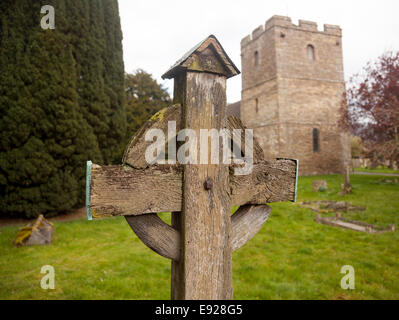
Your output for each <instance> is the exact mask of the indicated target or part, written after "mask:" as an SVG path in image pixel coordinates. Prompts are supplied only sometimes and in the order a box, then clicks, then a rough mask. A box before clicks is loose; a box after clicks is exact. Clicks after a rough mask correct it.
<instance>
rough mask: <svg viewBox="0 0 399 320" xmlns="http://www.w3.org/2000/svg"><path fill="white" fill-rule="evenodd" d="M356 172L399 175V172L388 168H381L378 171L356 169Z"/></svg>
mask: <svg viewBox="0 0 399 320" xmlns="http://www.w3.org/2000/svg"><path fill="white" fill-rule="evenodd" d="M355 172H371V173H393V174H399V170H393V169H389V168H386V167H382V166H379V167H378V168H376V169H367V168H355Z"/></svg>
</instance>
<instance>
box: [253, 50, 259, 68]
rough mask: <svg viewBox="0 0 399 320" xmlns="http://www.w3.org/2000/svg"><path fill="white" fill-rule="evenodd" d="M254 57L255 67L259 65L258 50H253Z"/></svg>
mask: <svg viewBox="0 0 399 320" xmlns="http://www.w3.org/2000/svg"><path fill="white" fill-rule="evenodd" d="M254 59H255V67H257V66H258V65H259V52H258V51H255V54H254Z"/></svg>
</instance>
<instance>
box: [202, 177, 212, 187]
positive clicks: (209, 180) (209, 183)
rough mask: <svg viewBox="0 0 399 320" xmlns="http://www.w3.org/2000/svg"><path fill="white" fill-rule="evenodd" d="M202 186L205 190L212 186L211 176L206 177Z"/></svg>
mask: <svg viewBox="0 0 399 320" xmlns="http://www.w3.org/2000/svg"><path fill="white" fill-rule="evenodd" d="M204 188H205V190H212V188H213V181H212V179H211V178H208V179H206V181H205V183H204Z"/></svg>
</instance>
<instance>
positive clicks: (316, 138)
mask: <svg viewBox="0 0 399 320" xmlns="http://www.w3.org/2000/svg"><path fill="white" fill-rule="evenodd" d="M313 152H320V137H319V129H316V128H314V129H313Z"/></svg>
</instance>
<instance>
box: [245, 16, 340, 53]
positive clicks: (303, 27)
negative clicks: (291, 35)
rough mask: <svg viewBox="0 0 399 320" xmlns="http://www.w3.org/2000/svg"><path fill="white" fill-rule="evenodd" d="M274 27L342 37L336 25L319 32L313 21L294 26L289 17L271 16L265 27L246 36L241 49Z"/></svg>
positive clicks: (303, 21) (302, 21)
mask: <svg viewBox="0 0 399 320" xmlns="http://www.w3.org/2000/svg"><path fill="white" fill-rule="evenodd" d="M274 27H282V28H288V29H294V30H297V31H307V32H317V33H321V34H323V33H324V34H326V35H332V36H337V37H341V36H342V30H341V28H340V27H339V26H336V25H331V24H325V25H324V29H323V31H320V30H319V29H318V25H317V23H316V22H313V21H306V20H299V21H298V25H296V24H294V23H292V20H291V18H289V17H284V16H273V17H271V18H270V19H269V20H267V21H266V24H265V26H263V25H260V26H259V27H257V28H256V29H255V30H254V31H253V32H252V34H251V35H248V36H246V37H245V38H243V39H242V40H241V47H245V46H246V45H248V44H249V43H250V42H251V41H253V40H255V39H257V38H258V37H259V36H260V35H262V34H263V33H264V32H267V31H268V30H270V29H272V28H274Z"/></svg>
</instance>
